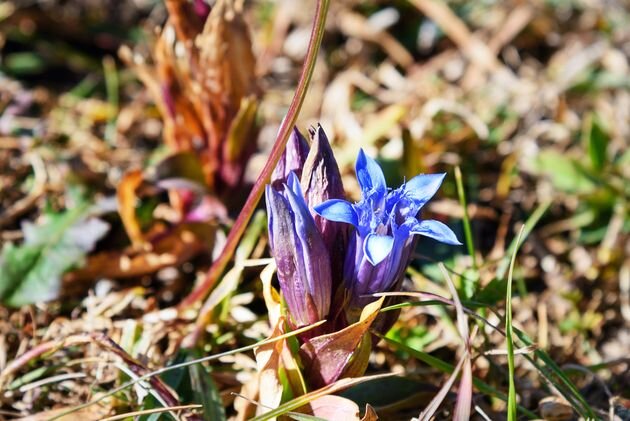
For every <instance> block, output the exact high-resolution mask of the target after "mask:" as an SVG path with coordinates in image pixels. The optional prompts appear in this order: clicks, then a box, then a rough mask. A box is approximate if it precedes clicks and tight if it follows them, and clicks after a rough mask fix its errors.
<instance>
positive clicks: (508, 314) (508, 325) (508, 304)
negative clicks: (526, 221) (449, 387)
mask: <svg viewBox="0 0 630 421" xmlns="http://www.w3.org/2000/svg"><path fill="white" fill-rule="evenodd" d="M524 231H525V225H523V226H522V227H521V230H520V232H519V233H518V237H517V239H516V246H515V247H514V250H513V252H512V258H511V260H510V270H509V273H508V279H507V287H506V292H505V341H506V343H507V356H508V382H509V389H508V412H507V416H508V421H515V420H516V382H515V381H514V337H513V333H512V279H513V277H514V262H515V261H516V253H517V252H518V247H519V245H520V244H521V240H522V238H523V232H524Z"/></svg>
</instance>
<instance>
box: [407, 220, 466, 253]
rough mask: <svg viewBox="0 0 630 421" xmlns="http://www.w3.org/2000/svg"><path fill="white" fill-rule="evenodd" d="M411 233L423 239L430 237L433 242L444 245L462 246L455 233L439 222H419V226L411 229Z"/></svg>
mask: <svg viewBox="0 0 630 421" xmlns="http://www.w3.org/2000/svg"><path fill="white" fill-rule="evenodd" d="M411 233H412V234H420V235H424V236H425V237H430V238H433V239H434V240H437V241H440V242H442V243H446V244H452V245H454V246H459V245H461V244H462V243H460V242H459V240H458V239H457V237H456V236H455V233H454V232H453V231H452V230H451V229H450V228H449V227H448V226H446V225H445V224H443V223H441V222H439V221H434V220H431V219H428V220H425V221H420V223H419V224H417V225H415V226H414V227H413V229H412V231H411Z"/></svg>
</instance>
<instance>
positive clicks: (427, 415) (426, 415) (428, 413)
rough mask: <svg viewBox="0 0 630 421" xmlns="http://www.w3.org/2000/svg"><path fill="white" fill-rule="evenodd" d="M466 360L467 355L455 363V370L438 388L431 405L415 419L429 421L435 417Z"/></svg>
mask: <svg viewBox="0 0 630 421" xmlns="http://www.w3.org/2000/svg"><path fill="white" fill-rule="evenodd" d="M467 359H468V354H464V355H463V356H462V358H461V359H460V360H459V362H458V363H457V365H456V366H455V370H453V373H451V375H450V376H449V378H448V380H447V381H446V383H444V385H442V387H441V388H440V391H439V392H438V393H437V394H436V395H435V397H434V398H433V399H432V400H431V403H429V405H427V407H426V408H424V410H423V411H422V412H421V413H420V415H418V418H417V420H418V421H430V420H431V418H432V417H433V416H434V415H435V413H436V412H437V410H438V409H439V408H440V405H441V404H442V402H443V401H444V399H445V398H446V395H447V394H448V392H449V390H451V387H453V384H454V383H455V380H457V376H458V375H459V372H460V371H461V370H462V367H463V366H464V364H465V363H466V360H467Z"/></svg>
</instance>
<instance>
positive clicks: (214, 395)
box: [188, 364, 226, 421]
mask: <svg viewBox="0 0 630 421" xmlns="http://www.w3.org/2000/svg"><path fill="white" fill-rule="evenodd" d="M188 370H189V372H190V380H191V386H192V390H193V395H194V401H195V403H199V404H201V405H203V419H204V420H207V421H223V420H225V419H226V417H225V409H224V408H223V401H222V400H221V395H220V394H219V389H217V386H216V384H215V383H214V381H213V380H212V376H211V375H210V373H208V372H207V371H206V370H205V369H204V368H203V366H202V365H201V364H196V365H192V366H190V367H188Z"/></svg>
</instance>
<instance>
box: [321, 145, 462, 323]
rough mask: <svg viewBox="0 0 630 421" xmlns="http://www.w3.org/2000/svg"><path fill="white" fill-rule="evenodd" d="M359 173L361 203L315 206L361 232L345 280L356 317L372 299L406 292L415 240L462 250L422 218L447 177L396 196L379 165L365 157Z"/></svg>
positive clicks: (420, 180)
mask: <svg viewBox="0 0 630 421" xmlns="http://www.w3.org/2000/svg"><path fill="white" fill-rule="evenodd" d="M356 173H357V179H358V181H359V185H360V187H361V191H362V198H361V201H360V202H358V203H354V204H353V203H349V202H346V201H345V200H339V199H333V200H328V201H326V202H324V203H322V204H320V205H317V206H315V212H317V213H318V214H319V215H321V216H322V217H324V218H326V219H328V220H330V221H338V222H345V223H348V224H350V225H352V226H354V227H355V230H354V234H351V238H350V240H349V242H348V249H347V251H346V258H345V262H344V274H343V276H344V280H345V285H346V287H347V288H348V290H349V291H350V295H351V303H350V311H351V313H354V312H355V311H354V310H357V309H360V308H362V307H363V306H365V305H366V304H367V303H369V302H371V301H374V299H375V298H373V297H370V295H371V294H374V293H377V292H385V291H395V290H397V289H399V288H400V284H401V282H402V279H403V277H404V274H405V270H406V268H407V266H408V264H409V260H410V256H411V253H412V251H413V249H414V246H415V235H424V236H427V237H431V238H433V239H435V240H437V241H441V242H443V243H446V244H453V245H459V244H461V243H460V242H459V241H458V240H457V237H455V234H454V233H453V231H451V229H450V228H448V227H447V226H446V225H444V224H443V223H441V222H438V221H433V220H419V219H418V218H417V216H418V213H419V212H420V209H421V208H422V206H424V204H425V203H426V202H428V201H429V199H431V197H433V195H434V194H435V193H436V192H437V190H438V188H439V187H440V185H441V184H442V180H443V179H444V176H445V174H426V175H425V174H422V175H418V176H416V177H414V178H412V179H411V180H409V181H408V182H406V183H404V184H403V185H402V186H401V187H399V188H397V189H395V190H391V189H388V188H387V185H386V184H385V176H384V175H383V171H382V170H381V168H380V167H379V165H378V164H377V163H376V161H374V160H373V159H371V158H369V157H368V156H366V155H365V153H364V152H363V151H360V152H359V156H358V158H357V163H356Z"/></svg>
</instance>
